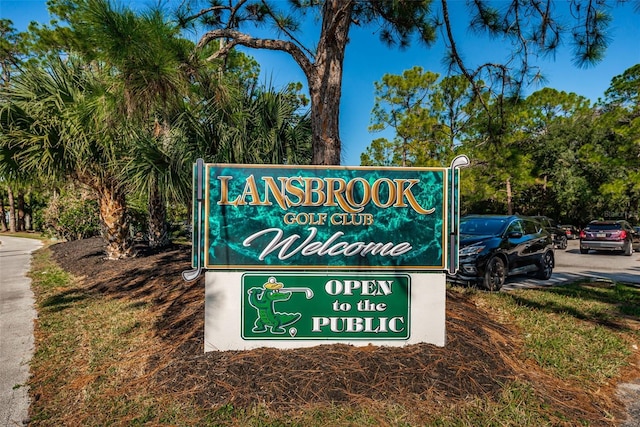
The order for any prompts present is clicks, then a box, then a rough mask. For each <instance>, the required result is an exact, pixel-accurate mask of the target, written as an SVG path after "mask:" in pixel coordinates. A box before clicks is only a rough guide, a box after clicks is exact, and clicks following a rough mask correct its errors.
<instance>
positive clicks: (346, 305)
mask: <svg viewBox="0 0 640 427" xmlns="http://www.w3.org/2000/svg"><path fill="white" fill-rule="evenodd" d="M466 164H468V159H467V158H466V156H460V157H457V158H456V159H455V160H454V162H453V163H452V165H451V167H450V168H367V167H349V168H347V167H338V166H335V167H327V166H283V165H279V166H269V165H229V164H204V162H202V161H201V160H198V162H197V163H196V164H195V165H194V206H193V208H194V242H193V257H192V259H193V269H192V270H190V271H185V272H184V273H183V277H184V278H185V280H193V279H195V278H196V277H198V275H199V274H200V271H201V270H202V269H205V270H208V271H209V273H207V280H206V283H207V289H206V291H205V292H206V295H207V301H206V307H205V317H206V321H205V323H206V325H208V326H206V330H205V335H206V337H205V338H206V339H207V340H208V341H207V342H208V344H206V345H205V347H206V348H209V349H241V348H247V347H248V346H249V347H251V346H255V345H272V344H274V343H276V342H279V343H280V344H279V345H281V346H283V347H297V346H300V345H309V343H316V345H317V343H318V341H322V342H351V343H368V342H371V341H374V342H376V343H381V342H384V343H387V344H389V345H404V344H406V343H409V342H434V343H435V342H438V343H443V341H444V298H443V297H442V298H441V296H443V295H444V293H445V292H444V289H445V278H446V276H445V274H444V273H443V272H444V271H445V270H447V271H449V272H451V273H455V271H456V269H457V263H458V258H457V253H458V240H457V237H458V233H457V224H458V219H459V218H458V216H459V213H458V174H459V172H458V170H457V169H458V168H459V167H461V166H465V165H466ZM214 283H215V285H214ZM427 284H428V285H427ZM210 286H217V287H219V289H210ZM212 298H213V299H212ZM428 300H432V301H437V302H441V305H438V306H437V307H435V310H436V312H437V313H436V314H434V315H433V316H434V319H435V320H434V319H431V320H432V322H430V323H423V322H416V316H419V317H424V316H425V314H424V312H423V310H424V308H423V307H432V308H434V306H433V305H432V304H430V302H429V301H428ZM222 301H224V304H223V305H220V304H221V302H222ZM416 301H419V305H418V306H417V307H420V308H416ZM221 313H225V314H224V316H225V317H222V318H221V317H220V315H221ZM428 316H430V315H427V317H428ZM218 322H225V323H226V326H225V327H224V328H223V329H222V330H219V329H218V326H217V324H218ZM229 322H230V323H232V324H233V325H234V327H233V328H229ZM236 324H237V329H236V327H235V326H236ZM430 328H435V329H433V330H431V329H430ZM230 330H233V331H234V334H237V336H234V337H232V338H229V337H227V335H228V333H229V331H230ZM212 331H218V332H219V333H217V334H215V335H212V333H213V332H212ZM223 335H224V336H225V337H226V338H222V336H223ZM427 337H429V338H427ZM425 339H430V340H434V341H424V340H425ZM209 340H210V341H209ZM416 340H417V341H416ZM224 343H227V344H224ZM266 343H271V344H266ZM390 343H393V344H390ZM440 345H443V344H440Z"/></svg>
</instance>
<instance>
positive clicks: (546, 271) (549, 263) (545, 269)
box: [536, 252, 554, 280]
mask: <svg viewBox="0 0 640 427" xmlns="http://www.w3.org/2000/svg"><path fill="white" fill-rule="evenodd" d="M553 267H554V261H553V254H552V253H551V252H547V253H545V254H544V255H543V256H542V259H541V260H540V264H538V269H539V270H538V272H537V273H536V279H540V280H549V279H550V278H551V273H553Z"/></svg>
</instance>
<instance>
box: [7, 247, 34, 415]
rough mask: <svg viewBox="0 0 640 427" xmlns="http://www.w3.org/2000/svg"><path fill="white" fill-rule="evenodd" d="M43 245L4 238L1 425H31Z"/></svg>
mask: <svg viewBox="0 0 640 427" xmlns="http://www.w3.org/2000/svg"><path fill="white" fill-rule="evenodd" d="M41 246H42V242H40V241H39V240H35V239H25V238H19V237H10V236H4V235H0V366H2V369H0V426H2V427H5V426H6V427H10V426H21V425H26V424H27V423H28V411H29V395H28V389H27V386H26V382H27V380H28V379H29V361H30V360H31V357H32V356H33V350H34V340H33V320H34V319H35V317H36V311H35V308H34V298H33V292H31V279H29V278H27V277H26V274H27V272H28V271H29V269H30V268H31V252H33V251H34V250H36V249H38V248H40V247H41Z"/></svg>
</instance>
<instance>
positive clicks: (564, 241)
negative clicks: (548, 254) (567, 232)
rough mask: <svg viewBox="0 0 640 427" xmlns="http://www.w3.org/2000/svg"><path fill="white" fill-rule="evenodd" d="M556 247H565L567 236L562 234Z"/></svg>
mask: <svg viewBox="0 0 640 427" xmlns="http://www.w3.org/2000/svg"><path fill="white" fill-rule="evenodd" d="M558 249H562V250H565V249H567V236H562V237H561V238H560V244H558Z"/></svg>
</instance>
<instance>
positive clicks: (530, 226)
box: [524, 221, 540, 234]
mask: <svg viewBox="0 0 640 427" xmlns="http://www.w3.org/2000/svg"><path fill="white" fill-rule="evenodd" d="M539 231H540V226H539V225H538V224H536V223H535V222H533V221H525V222H524V232H525V234H537V233H538V232H539Z"/></svg>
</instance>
